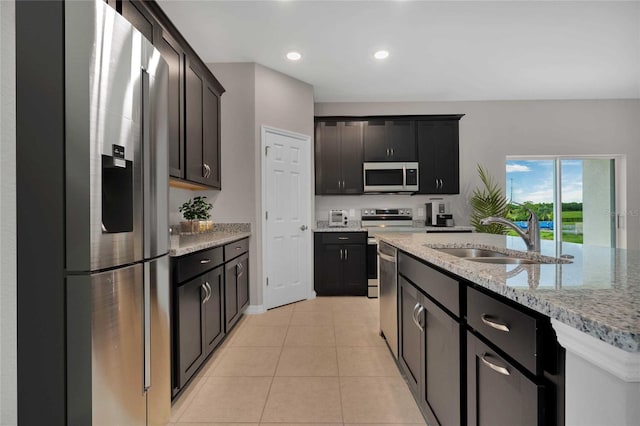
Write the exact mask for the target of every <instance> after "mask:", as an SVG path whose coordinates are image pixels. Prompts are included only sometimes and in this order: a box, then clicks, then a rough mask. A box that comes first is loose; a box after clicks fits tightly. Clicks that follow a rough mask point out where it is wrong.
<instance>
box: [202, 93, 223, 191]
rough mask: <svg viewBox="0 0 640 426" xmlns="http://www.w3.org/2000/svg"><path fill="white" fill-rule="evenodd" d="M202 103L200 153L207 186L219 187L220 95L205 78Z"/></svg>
mask: <svg viewBox="0 0 640 426" xmlns="http://www.w3.org/2000/svg"><path fill="white" fill-rule="evenodd" d="M202 101H203V104H202V113H203V118H202V126H203V128H202V153H203V154H202V155H203V163H204V164H203V165H204V166H205V169H206V172H205V177H204V181H205V183H206V184H207V185H208V186H211V187H213V188H217V189H221V186H220V184H221V182H220V176H221V174H220V126H219V123H220V97H219V96H218V94H217V93H216V91H215V88H214V86H213V84H211V83H209V82H208V81H207V80H205V86H204V94H203V99H202Z"/></svg>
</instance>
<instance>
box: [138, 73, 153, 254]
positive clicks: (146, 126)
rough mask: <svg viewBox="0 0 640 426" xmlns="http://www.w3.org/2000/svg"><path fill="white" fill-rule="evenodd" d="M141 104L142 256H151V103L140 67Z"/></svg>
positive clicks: (146, 77) (147, 74)
mask: <svg viewBox="0 0 640 426" xmlns="http://www.w3.org/2000/svg"><path fill="white" fill-rule="evenodd" d="M140 71H141V82H142V84H141V86H142V104H141V114H140V115H141V117H142V124H141V126H140V128H141V132H142V135H141V138H140V139H141V141H142V170H143V172H142V173H143V174H142V197H143V203H142V215H143V218H144V221H143V222H144V227H143V230H142V232H143V240H144V244H143V247H144V258H145V259H148V258H149V257H151V230H152V225H153V223H152V217H153V216H152V210H151V205H152V199H151V191H152V188H151V184H152V182H151V179H152V177H151V173H152V167H153V165H152V161H151V157H152V147H151V104H150V101H149V90H150V87H149V73H148V72H147V71H146V70H145V69H143V68H141V69H140Z"/></svg>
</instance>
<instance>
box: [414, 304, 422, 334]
mask: <svg viewBox="0 0 640 426" xmlns="http://www.w3.org/2000/svg"><path fill="white" fill-rule="evenodd" d="M422 311H424V306H422V305H421V304H420V303H416V306H414V307H413V315H412V316H413V323H414V324H415V325H416V327H418V329H420V331H421V332H422V331H424V328H423V327H422V324H420V320H419V319H418V316H419V315H420V314H421V313H422Z"/></svg>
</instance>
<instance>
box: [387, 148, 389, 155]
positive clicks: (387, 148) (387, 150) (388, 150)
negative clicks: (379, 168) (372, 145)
mask: <svg viewBox="0 0 640 426" xmlns="http://www.w3.org/2000/svg"><path fill="white" fill-rule="evenodd" d="M388 156H389V148H387V157H388Z"/></svg>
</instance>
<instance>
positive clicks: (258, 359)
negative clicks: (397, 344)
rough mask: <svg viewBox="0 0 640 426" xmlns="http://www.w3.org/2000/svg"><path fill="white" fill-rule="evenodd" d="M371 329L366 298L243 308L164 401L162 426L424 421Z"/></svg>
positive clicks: (373, 319)
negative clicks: (181, 389) (167, 407)
mask: <svg viewBox="0 0 640 426" xmlns="http://www.w3.org/2000/svg"><path fill="white" fill-rule="evenodd" d="M378 330H379V323H378V300H377V299H367V298H365V297H322V298H316V299H313V300H308V301H304V302H298V303H294V304H292V305H288V306H284V307H281V308H277V309H273V310H270V311H268V312H267V313H264V314H261V315H247V316H245V317H244V318H243V319H242V320H241V321H240V323H239V324H238V325H237V326H236V327H235V329H234V330H233V331H232V332H231V334H230V335H229V336H228V337H227V339H226V340H225V342H224V343H223V344H222V346H221V347H220V348H218V349H217V350H216V352H215V353H214V354H213V356H212V357H211V358H210V359H209V361H208V362H207V364H206V365H205V366H203V368H202V369H201V370H200V373H199V374H198V376H197V377H195V378H194V380H193V381H192V383H191V384H190V385H189V387H188V388H187V390H186V391H185V393H184V394H183V395H181V396H180V398H179V399H178V400H177V401H176V403H175V404H174V405H173V409H172V418H171V422H172V423H170V424H171V425H175V426H187V425H194V426H195V425H198V426H203V425H224V424H230V425H233V426H241V425H245V424H246V425H259V424H266V425H270V426H275V425H278V424H280V425H295V424H304V425H305V426H312V425H314V424H322V425H324V426H330V425H343V424H360V425H364V424H376V425H378V426H379V425H384V424H403V425H409V424H416V425H418V424H419V425H424V424H425V423H424V420H423V418H422V415H421V414H420V411H419V409H418V406H417V405H416V403H415V401H414V399H413V397H412V396H411V393H410V392H409V388H408V387H407V385H406V383H405V382H404V380H403V379H402V377H401V376H400V373H399V372H398V369H397V367H396V365H395V363H394V361H393V358H392V356H391V354H390V352H389V350H388V349H387V347H386V345H385V343H384V340H383V339H382V338H381V337H380V336H379V334H378Z"/></svg>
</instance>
